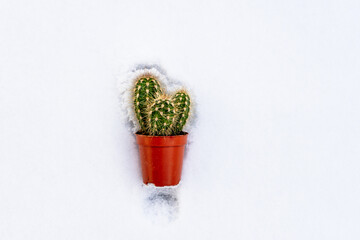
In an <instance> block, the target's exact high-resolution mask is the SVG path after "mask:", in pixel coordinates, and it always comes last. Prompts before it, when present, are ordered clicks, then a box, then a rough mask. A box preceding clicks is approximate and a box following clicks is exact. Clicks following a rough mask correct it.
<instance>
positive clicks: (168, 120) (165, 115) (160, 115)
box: [148, 95, 176, 136]
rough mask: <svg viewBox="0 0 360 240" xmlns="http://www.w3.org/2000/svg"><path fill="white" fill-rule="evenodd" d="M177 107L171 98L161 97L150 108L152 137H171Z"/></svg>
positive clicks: (150, 132)
mask: <svg viewBox="0 0 360 240" xmlns="http://www.w3.org/2000/svg"><path fill="white" fill-rule="evenodd" d="M175 114H176V110H175V105H174V103H173V102H172V101H171V98H170V97H168V96H166V95H161V96H160V97H159V98H157V99H155V100H154V101H153V102H152V103H151V104H150V105H149V107H148V121H149V123H148V132H149V134H150V135H155V136H167V135H171V134H172V131H173V127H174V121H175V118H176V115H175Z"/></svg>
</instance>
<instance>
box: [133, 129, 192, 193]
mask: <svg viewBox="0 0 360 240" xmlns="http://www.w3.org/2000/svg"><path fill="white" fill-rule="evenodd" d="M187 135H188V134H187V133H185V134H184V135H177V136H148V135H141V134H137V133H136V142H137V143H138V145H139V152H140V160H141V169H142V176H143V181H144V183H145V184H148V183H153V184H154V185H155V186H158V187H163V186H174V185H177V184H179V182H180V178H181V170H182V164H183V158H184V150H185V144H186V141H187Z"/></svg>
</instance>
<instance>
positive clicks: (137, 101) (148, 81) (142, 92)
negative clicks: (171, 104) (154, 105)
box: [134, 76, 162, 132]
mask: <svg viewBox="0 0 360 240" xmlns="http://www.w3.org/2000/svg"><path fill="white" fill-rule="evenodd" d="M160 94H162V89H161V87H160V84H159V82H158V81H157V80H156V79H155V78H154V77H152V76H142V77H140V78H139V79H138V80H137V81H136V83H135V87H134V110H135V115H136V117H137V119H138V121H139V124H140V127H141V131H142V132H144V131H146V129H147V114H146V108H147V105H148V104H149V103H150V102H151V101H152V100H153V99H154V98H157V97H158V96H159V95H160Z"/></svg>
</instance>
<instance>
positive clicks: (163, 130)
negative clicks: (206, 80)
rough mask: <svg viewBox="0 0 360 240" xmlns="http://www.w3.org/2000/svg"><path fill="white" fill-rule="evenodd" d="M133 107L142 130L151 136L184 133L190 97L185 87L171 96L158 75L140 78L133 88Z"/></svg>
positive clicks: (142, 132)
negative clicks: (165, 90)
mask: <svg viewBox="0 0 360 240" xmlns="http://www.w3.org/2000/svg"><path fill="white" fill-rule="evenodd" d="M134 110H135V114H136V117H137V119H138V120H139V124H140V127H141V130H140V133H141V134H146V135H152V136H168V135H179V134H182V129H183V127H184V125H185V124H186V121H187V119H188V117H189V113H190V96H189V94H188V93H187V92H186V91H185V90H181V91H178V92H177V93H176V94H175V95H174V96H172V97H170V96H168V95H166V94H165V93H164V91H163V90H162V88H161V86H160V84H159V82H158V81H157V80H156V79H155V77H153V76H151V75H146V76H142V77H140V78H139V79H138V80H137V81H136V83H135V87H134Z"/></svg>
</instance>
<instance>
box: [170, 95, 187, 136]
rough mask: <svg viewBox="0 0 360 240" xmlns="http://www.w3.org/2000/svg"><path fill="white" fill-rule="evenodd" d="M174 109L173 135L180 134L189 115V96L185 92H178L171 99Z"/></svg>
mask: <svg viewBox="0 0 360 240" xmlns="http://www.w3.org/2000/svg"><path fill="white" fill-rule="evenodd" d="M172 101H173V103H174V104H175V108H176V118H175V124H174V130H173V131H174V133H175V134H180V133H181V131H182V129H183V127H184V125H185V124H186V121H187V119H188V117H189V114H190V96H189V94H188V93H187V92H186V91H185V90H181V91H178V92H177V93H176V94H175V95H174V96H173V98H172Z"/></svg>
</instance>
